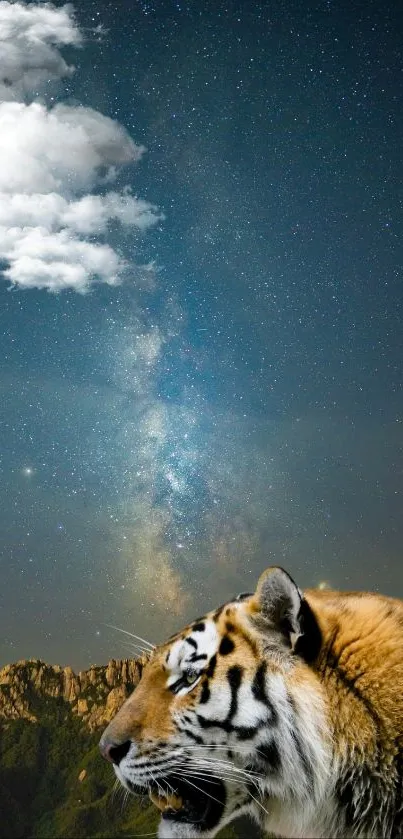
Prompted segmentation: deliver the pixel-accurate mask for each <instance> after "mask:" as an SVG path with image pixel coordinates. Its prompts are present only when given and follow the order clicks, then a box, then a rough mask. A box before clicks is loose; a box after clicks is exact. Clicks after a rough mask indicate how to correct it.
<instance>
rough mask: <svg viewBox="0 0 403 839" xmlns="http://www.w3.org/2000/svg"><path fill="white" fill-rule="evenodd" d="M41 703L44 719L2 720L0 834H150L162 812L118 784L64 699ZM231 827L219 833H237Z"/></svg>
mask: <svg viewBox="0 0 403 839" xmlns="http://www.w3.org/2000/svg"><path fill="white" fill-rule="evenodd" d="M38 703H39V704H40V702H39V700H38V702H37V703H36V708H35V711H36V715H37V717H38V719H39V720H40V722H39V723H34V722H30V721H28V720H25V719H17V720H10V721H7V722H4V723H3V724H2V725H1V727H0V778H1V781H0V836H1V837H4V839H28V837H29V839H48V837H49V839H50V837H54V839H81V837H83V839H89V837H105V839H106V838H107V837H108V839H110V837H125V836H126V837H129V836H140V835H142V834H143V835H144V834H145V833H153V832H154V831H155V830H156V825H157V823H158V819H159V814H158V813H157V812H156V810H155V808H154V807H153V806H152V805H151V804H150V802H149V801H148V799H147V798H146V799H141V798H135V797H134V796H129V797H127V798H126V799H125V797H124V794H123V791H122V789H116V788H115V789H114V773H113V770H112V768H111V766H110V765H109V764H107V763H106V762H105V761H103V760H102V758H101V756H100V754H99V751H98V746H97V743H98V739H99V734H98V733H95V734H89V733H88V730H87V729H86V727H85V725H84V724H83V722H82V721H81V720H80V719H79V718H77V717H76V716H75V715H74V714H72V712H71V710H70V708H69V706H68V703H66V702H64V700H62V699H60V698H58V699H53V698H52V699H49V698H47V699H46V701H43V702H42V707H38ZM235 836H236V834H235V832H234V830H233V829H232V828H228V829H226V830H225V831H223V833H222V837H226V838H227V839H229V837H235Z"/></svg>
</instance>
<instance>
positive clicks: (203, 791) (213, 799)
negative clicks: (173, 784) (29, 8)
mask: <svg viewBox="0 0 403 839" xmlns="http://www.w3.org/2000/svg"><path fill="white" fill-rule="evenodd" d="M172 774H173V777H174V778H176V777H179V778H180V779H181V780H182V779H183V778H186V783H188V784H189V785H190V786H191V787H194V788H195V789H197V791H198V792H201V793H202V795H206V796H207V798H211V800H212V801H216V803H217V804H221V801H219V800H218V798H214V795H210V793H208V792H206V791H205V790H202V789H200V787H198V786H197V784H192V782H191V781H189V780H187V776H186V772H185V773H184V774H183V775H182V776H178V775H175V774H174V773H172Z"/></svg>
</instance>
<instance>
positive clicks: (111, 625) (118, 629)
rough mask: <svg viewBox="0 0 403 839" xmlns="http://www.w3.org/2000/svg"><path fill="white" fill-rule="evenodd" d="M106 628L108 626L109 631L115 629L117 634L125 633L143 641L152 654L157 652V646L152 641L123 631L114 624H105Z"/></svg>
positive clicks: (125, 630)
mask: <svg viewBox="0 0 403 839" xmlns="http://www.w3.org/2000/svg"><path fill="white" fill-rule="evenodd" d="M104 626H108V627H109V629H115V630H116V632H123V634H124V635H130V637H131V638H136V640H137V641H141V642H142V643H143V644H145V645H146V646H147V647H149V648H150V652H151V651H152V650H155V646H156V645H155V644H152V643H151V641H147V640H146V639H145V638H142V637H141V635H135V634H134V632H128V630H127V629H121V628H120V626H114V625H113V624H112V623H105V624H104Z"/></svg>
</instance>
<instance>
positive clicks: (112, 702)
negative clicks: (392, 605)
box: [0, 657, 147, 731]
mask: <svg viewBox="0 0 403 839" xmlns="http://www.w3.org/2000/svg"><path fill="white" fill-rule="evenodd" d="M146 661H147V659H146V658H145V657H139V658H138V659H111V660H110V661H109V662H108V664H106V665H104V666H95V665H92V666H91V667H90V668H89V669H88V670H82V671H80V672H79V673H74V671H73V670H72V668H71V667H61V666H60V665H57V664H56V665H49V664H46V663H45V662H44V661H41V660H40V659H29V660H22V661H17V662H16V663H14V664H7V665H6V666H5V667H2V668H0V723H1V722H2V721H5V720H15V719H26V720H30V721H31V722H38V721H39V717H40V716H41V713H43V707H44V706H45V707H46V703H49V704H50V703H51V702H52V700H55V699H56V700H59V702H61V703H62V702H64V703H67V706H68V707H69V709H70V710H71V711H72V712H73V713H74V714H75V715H77V717H79V718H81V719H82V720H83V722H84V723H85V724H86V725H87V726H88V729H89V731H94V730H96V729H97V728H100V727H102V726H105V725H107V723H108V722H109V721H110V720H111V719H112V717H113V716H114V714H115V713H116V712H117V710H118V709H119V708H120V706H121V705H122V703H123V702H124V700H125V699H126V698H127V697H128V696H129V695H130V693H131V692H132V691H133V689H134V688H135V686H136V684H137V683H138V681H139V679H140V676H141V671H142V668H143V667H144V664H145V663H146ZM38 702H39V703H40V705H41V713H40V714H39V715H38V716H37V714H36V708H37V707H38Z"/></svg>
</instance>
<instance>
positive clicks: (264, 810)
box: [249, 791, 270, 816]
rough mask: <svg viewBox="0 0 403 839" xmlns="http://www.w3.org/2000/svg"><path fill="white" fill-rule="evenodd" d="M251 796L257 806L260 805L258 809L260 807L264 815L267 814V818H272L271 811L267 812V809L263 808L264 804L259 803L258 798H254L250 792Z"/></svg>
mask: <svg viewBox="0 0 403 839" xmlns="http://www.w3.org/2000/svg"><path fill="white" fill-rule="evenodd" d="M249 795H250V797H251V798H253V800H254V802H255V804H257V805H258V807H260V808H261V809H262V810H263V812H264V813H266V816H270V813H269V811H268V810H266V808H265V807H263V804H262V803H261V802H260V801H258V799H257V798H255V796H254V795H252V793H251V792H250V791H249Z"/></svg>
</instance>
